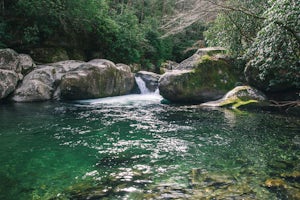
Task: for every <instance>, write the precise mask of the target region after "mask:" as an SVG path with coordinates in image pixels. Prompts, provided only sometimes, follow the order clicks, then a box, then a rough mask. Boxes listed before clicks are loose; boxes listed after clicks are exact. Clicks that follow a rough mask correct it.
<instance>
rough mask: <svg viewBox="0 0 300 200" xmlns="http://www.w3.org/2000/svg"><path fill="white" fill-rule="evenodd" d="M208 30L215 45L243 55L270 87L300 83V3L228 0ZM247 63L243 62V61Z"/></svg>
mask: <svg viewBox="0 0 300 200" xmlns="http://www.w3.org/2000/svg"><path fill="white" fill-rule="evenodd" d="M227 6H228V8H229V9H226V10H225V11H224V12H223V13H222V14H220V15H219V16H218V17H217V19H216V20H215V22H214V23H213V24H212V25H211V26H210V27H209V29H208V31H207V32H205V37H206V40H207V42H208V44H209V45H211V46H216V45H218V46H223V47H225V48H227V49H229V51H230V53H231V54H232V55H233V56H234V57H236V58H239V59H240V58H242V59H243V60H244V61H245V62H246V63H247V65H248V67H251V68H253V69H256V71H257V72H258V73H257V77H255V79H257V80H261V81H262V82H264V84H267V87H272V86H274V85H280V84H283V85H289V86H291V85H293V86H296V87H299V86H300V74H299V72H300V61H299V60H300V50H299V49H300V44H299V33H300V30H299V29H300V21H299V16H300V2H299V1H297V0H269V1H267V0H264V1H260V0H259V1H258V0H251V1H243V0H239V1H233V0H232V1H228V4H227ZM241 63H243V61H241Z"/></svg>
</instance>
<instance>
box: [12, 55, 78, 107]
mask: <svg viewBox="0 0 300 200" xmlns="http://www.w3.org/2000/svg"><path fill="white" fill-rule="evenodd" d="M82 63H83V62H81V61H72V60H70V61H62V62H58V63H53V64H49V65H40V66H38V68H37V69H36V70H34V71H32V72H30V73H29V74H27V75H26V76H25V77H24V79H23V81H22V84H20V85H19V87H18V88H17V89H16V91H15V92H14V95H13V97H12V99H13V100H14V101H17V102H31V101H46V100H50V99H52V98H59V97H56V96H55V95H54V94H55V91H56V90H57V87H58V85H59V83H60V81H61V78H62V76H63V75H65V73H66V72H68V71H70V70H72V69H74V68H77V67H78V66H79V65H81V64H82ZM58 95H59V94H58Z"/></svg>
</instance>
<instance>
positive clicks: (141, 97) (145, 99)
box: [75, 93, 163, 107]
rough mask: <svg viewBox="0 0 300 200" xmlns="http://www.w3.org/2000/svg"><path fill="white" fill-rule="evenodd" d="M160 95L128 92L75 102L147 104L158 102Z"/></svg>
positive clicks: (116, 104)
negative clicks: (122, 94) (126, 93)
mask: <svg viewBox="0 0 300 200" xmlns="http://www.w3.org/2000/svg"><path fill="white" fill-rule="evenodd" d="M162 99H163V98H162V96H160V95H159V94H155V93H152V94H130V95H124V96H117V97H106V98H100V99H89V100H78V101H75V103H77V104H79V105H99V104H102V105H103V104H106V105H112V106H113V107H117V106H124V105H134V106H138V105H141V106H142V105H148V104H160V101H161V100H162Z"/></svg>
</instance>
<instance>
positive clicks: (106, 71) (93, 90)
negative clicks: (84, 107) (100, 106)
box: [60, 59, 134, 100]
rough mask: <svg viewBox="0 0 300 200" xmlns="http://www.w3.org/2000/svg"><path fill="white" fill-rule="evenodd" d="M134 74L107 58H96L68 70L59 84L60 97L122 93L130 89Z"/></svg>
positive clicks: (93, 96)
mask: <svg viewBox="0 0 300 200" xmlns="http://www.w3.org/2000/svg"><path fill="white" fill-rule="evenodd" d="M133 85H134V76H133V74H132V73H130V72H129V71H128V70H123V68H122V69H121V70H120V69H118V68H117V67H116V65H115V64H114V63H113V62H111V61H108V60H102V59H96V60H92V61H90V62H88V63H86V64H82V65H81V66H79V67H78V68H76V69H74V70H72V71H69V72H68V73H66V75H65V76H64V77H63V78H62V80H61V84H60V92H61V97H62V98H63V99H68V100H76V99H91V98H102V97H109V96H117V95H124V94H127V93H129V92H130V91H131V89H132V88H133Z"/></svg>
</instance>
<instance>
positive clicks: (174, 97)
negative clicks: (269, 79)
mask: <svg viewBox="0 0 300 200" xmlns="http://www.w3.org/2000/svg"><path fill="white" fill-rule="evenodd" d="M194 57H195V56H194ZM189 66H190V65H189ZM186 68H188V69H181V70H173V71H171V72H167V73H165V74H164V75H162V77H161V78H160V80H159V91H160V94H161V95H162V96H163V97H164V98H165V99H168V100H170V101H172V102H192V103H198V102H200V103H203V102H207V101H212V100H217V99H219V98H221V97H222V96H223V95H224V94H225V93H226V92H227V91H228V90H230V89H231V88H233V87H234V86H235V84H236V83H237V82H238V78H237V76H236V75H235V74H234V73H233V67H232V65H231V63H230V62H228V61H226V60H224V59H222V58H220V57H217V56H212V57H211V56H208V55H204V56H202V57H201V58H199V60H197V62H196V61H193V68H192V69H191V68H190V67H186Z"/></svg>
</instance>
